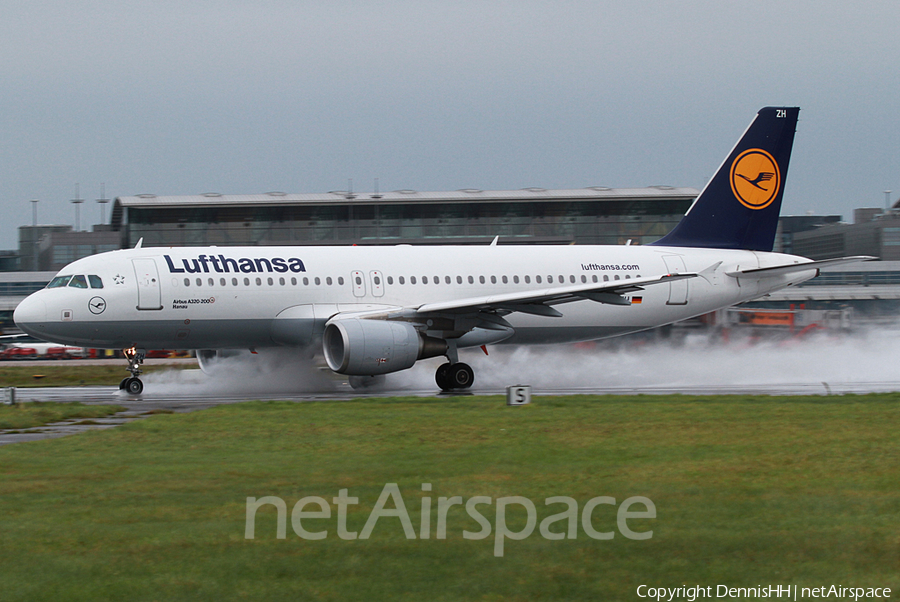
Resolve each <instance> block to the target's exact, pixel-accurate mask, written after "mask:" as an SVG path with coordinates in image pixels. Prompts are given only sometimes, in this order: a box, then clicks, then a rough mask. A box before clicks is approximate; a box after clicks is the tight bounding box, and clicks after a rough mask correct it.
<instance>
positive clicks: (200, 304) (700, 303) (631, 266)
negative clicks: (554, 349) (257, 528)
mask: <svg viewBox="0 0 900 602" xmlns="http://www.w3.org/2000/svg"><path fill="white" fill-rule="evenodd" d="M807 261H809V260H807V259H804V258H801V257H794V256H789V255H781V254H776V253H764V252H754V251H740V250H721V249H695V248H667V247H654V246H515V245H506V246H504V245H498V246H450V247H448V246H434V247H429V246H394V247H364V246H352V247H204V248H200V247H181V248H138V249H128V250H121V251H113V252H109V253H103V254H100V255H95V256H92V257H88V258H85V259H81V260H78V261H76V262H74V263H72V264H70V265H68V266H66V267H65V268H64V269H63V270H61V271H60V273H59V274H60V275H61V276H62V275H73V276H84V277H85V278H84V281H85V282H87V287H86V288H79V287H73V286H71V285H66V286H61V287H57V288H46V289H43V290H41V291H38V292H36V293H34V294H33V295H31V296H30V297H28V298H27V299H26V300H25V301H23V302H22V304H21V305H20V306H19V308H17V310H16V314H15V320H16V323H17V324H19V325H20V327H21V328H23V330H25V331H27V332H28V333H29V334H32V335H34V336H37V337H40V338H43V339H46V340H52V341H54V342H58V343H65V344H70V345H82V346H87V347H97V348H126V347H142V348H146V349H166V348H169V349H173V348H177V349H225V348H255V347H265V346H276V345H297V346H307V345H316V344H320V343H319V341H320V340H321V333H322V329H323V328H324V325H325V322H326V321H327V320H329V319H330V318H332V317H333V316H335V315H337V314H348V315H350V314H353V313H357V312H365V311H371V310H379V309H384V310H396V309H397V308H410V309H413V310H414V309H415V308H418V307H420V306H422V305H423V304H427V303H437V302H443V301H452V300H456V299H468V298H483V297H486V296H491V295H502V294H507V293H516V292H521V291H531V290H534V291H541V290H544V289H550V288H554V287H560V286H565V285H570V284H579V283H583V282H587V283H591V282H598V283H601V284H602V283H603V282H605V281H609V282H615V281H617V280H618V281H627V280H631V279H636V278H642V277H643V278H646V277H651V276H660V275H664V274H673V273H688V272H693V273H698V274H699V276H697V277H693V278H690V279H685V280H679V281H675V282H668V283H662V284H655V285H651V286H646V287H645V288H643V289H642V290H640V291H636V292H632V293H629V294H628V295H627V296H626V298H628V299H629V300H630V301H631V303H630V304H628V305H615V304H606V303H599V302H596V301H592V300H584V299H582V300H578V301H574V302H569V303H562V304H559V305H555V306H554V307H555V309H557V310H558V311H559V312H560V313H562V316H561V317H550V316H540V315H530V314H528V313H521V312H513V313H509V314H508V315H505V320H506V321H507V322H508V323H509V324H510V325H511V326H512V327H513V329H514V331H515V332H514V334H513V335H512V336H510V337H508V338H506V339H505V340H503V341H502V342H504V343H512V344H519V343H529V344H533V343H560V342H572V341H583V340H590V339H598V338H603V337H608V336H615V335H620V334H625V333H628V332H635V331H639V330H645V329H648V328H653V327H656V326H660V325H664V324H669V323H672V322H676V321H678V320H683V319H685V318H689V317H692V316H696V315H700V314H704V313H707V312H710V311H713V310H715V309H718V308H722V307H727V306H730V305H733V304H735V303H740V302H742V301H747V300H749V299H753V298H756V297H759V296H762V295H765V294H766V293H769V292H771V291H774V290H778V289H781V288H784V287H786V286H790V285H792V284H796V283H799V282H803V281H804V280H808V279H809V278H812V277H814V276H815V275H816V270H815V269H814V268H810V269H809V270H808V271H799V272H794V273H790V274H783V275H777V276H765V277H759V276H755V277H735V276H729V275H727V273H729V272H731V273H734V272H738V271H740V270H748V269H754V268H764V267H769V266H776V265H784V264H790V263H802V262H807ZM89 276H96V277H98V278H99V280H98V279H90V278H88V277H89ZM78 282H79V283H80V282H81V280H79V281H78ZM100 283H102V288H99V286H93V285H95V284H96V285H99V284H100ZM439 327H440V326H439V325H435V326H434V328H439ZM428 328H431V326H430V325H429V326H428ZM437 334H438V336H440V333H437ZM444 334H446V333H444ZM475 342H476V343H477V342H478V341H475ZM461 346H465V345H464V344H461Z"/></svg>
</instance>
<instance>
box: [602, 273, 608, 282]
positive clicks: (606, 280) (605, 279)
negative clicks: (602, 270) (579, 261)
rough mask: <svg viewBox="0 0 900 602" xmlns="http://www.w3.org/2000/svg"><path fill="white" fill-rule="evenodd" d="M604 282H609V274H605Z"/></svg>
mask: <svg viewBox="0 0 900 602" xmlns="http://www.w3.org/2000/svg"><path fill="white" fill-rule="evenodd" d="M603 282H609V276H607V275H606V274H603Z"/></svg>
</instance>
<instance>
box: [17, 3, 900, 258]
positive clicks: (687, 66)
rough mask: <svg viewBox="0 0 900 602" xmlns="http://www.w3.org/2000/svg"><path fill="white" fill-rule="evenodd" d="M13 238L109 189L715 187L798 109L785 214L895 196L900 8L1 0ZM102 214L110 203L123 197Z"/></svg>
mask: <svg viewBox="0 0 900 602" xmlns="http://www.w3.org/2000/svg"><path fill="white" fill-rule="evenodd" d="M0 8H2V13H0V14H2V19H0V249H3V248H5V249H12V248H15V247H17V245H18V242H17V232H16V228H17V227H18V226H20V225H27V224H31V220H32V216H31V205H30V204H29V202H28V201H29V200H30V199H40V203H39V211H38V221H39V222H40V223H69V224H73V223H74V219H75V217H74V216H75V212H74V209H73V206H72V205H70V204H69V203H68V200H69V199H71V198H73V197H74V195H75V184H76V183H80V189H81V196H82V197H83V198H85V199H87V200H88V202H87V203H85V205H83V206H82V219H81V222H82V225H83V226H85V229H86V225H88V224H94V223H97V222H99V219H100V208H99V206H98V205H97V204H96V203H94V202H93V200H94V199H96V198H98V197H99V196H100V190H101V189H100V186H101V182H105V183H106V195H107V197H115V196H119V195H134V194H140V193H155V194H160V195H162V194H196V193H203V192H220V193H232V194H244V193H258V192H268V191H284V192H327V191H330V190H343V189H346V187H347V180H348V178H352V179H353V187H354V190H356V191H360V192H366V191H370V190H372V189H373V185H374V180H375V178H379V182H380V186H379V187H380V189H381V190H382V191H385V190H396V189H402V188H411V189H416V190H456V189H460V188H481V189H486V190H490V189H517V188H524V187H527V186H540V187H544V188H581V187H585V186H610V187H640V186H649V185H656V184H668V185H672V186H693V187H695V188H701V187H702V186H703V185H704V184H705V182H706V180H707V179H708V178H709V177H710V176H711V175H712V173H713V171H715V169H716V167H717V166H718V165H719V163H720V162H721V161H722V159H723V158H724V156H725V154H726V153H727V151H728V150H729V149H730V148H731V146H732V145H733V144H734V142H735V141H736V140H737V137H738V136H739V135H740V134H741V132H743V130H744V128H745V127H746V126H747V124H748V123H749V122H750V120H751V119H752V118H753V116H754V115H755V113H756V111H757V110H758V109H759V108H760V107H762V106H765V105H790V106H799V107H801V113H800V123H799V126H798V132H797V137H796V140H795V144H794V154H793V159H792V162H791V169H790V173H789V175H788V178H787V187H786V193H785V206H784V208H783V211H782V213H783V214H802V213H805V212H807V211H814V212H816V213H828V214H833V213H838V214H842V215H844V217H845V219H848V220H850V219H852V211H853V209H854V208H856V207H860V206H883V204H884V193H883V191H884V190H886V189H891V190H893V191H894V192H893V193H892V195H891V197H892V200H896V199H897V197H898V196H900V127H898V124H900V111H898V108H900V73H898V72H900V32H898V24H900V3H897V2H896V0H893V1H887V0H885V1H862V2H854V3H850V2H846V1H845V0H843V1H831V0H824V1H821V0H820V1H817V2H785V1H784V0H778V1H772V2H769V1H757V2H753V3H749V2H722V1H721V0H716V1H708V2H707V1H691V0H680V1H672V2H666V1H654V2H642V1H633V0H632V1H630V2H608V3H607V2H597V1H593V2H588V1H584V2H582V1H566V0H554V1H552V2H549V1H548V2H538V1H532V0H516V1H514V2H487V1H485V2H467V1H456V2H447V1H441V2H427V1H415V2H365V1H363V0H356V1H353V2H342V1H339V0H338V1H335V0H328V1H324V0H323V1H320V2H303V1H287V0H253V1H252V2H250V1H228V0H218V1H215V2H212V1H209V2H192V1H190V0H177V1H170V0H154V1H153V2H147V1H142V2H136V1H132V0H117V1H114V2H113V1H106V0H94V1H90V0H85V1H77V2H71V1H65V2H63V1H56V0H30V1H29V2H11V1H8V0H0ZM106 215H107V220H108V219H109V210H108V208H107V211H106Z"/></svg>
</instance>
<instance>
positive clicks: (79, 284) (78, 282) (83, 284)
mask: <svg viewBox="0 0 900 602" xmlns="http://www.w3.org/2000/svg"><path fill="white" fill-rule="evenodd" d="M69 286H71V287H72V288H87V287H88V285H87V278H85V277H84V276H81V275H78V276H72V280H70V281H69Z"/></svg>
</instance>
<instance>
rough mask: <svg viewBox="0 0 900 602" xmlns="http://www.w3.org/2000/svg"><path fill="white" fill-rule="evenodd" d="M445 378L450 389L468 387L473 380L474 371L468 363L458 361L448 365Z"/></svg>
mask: <svg viewBox="0 0 900 602" xmlns="http://www.w3.org/2000/svg"><path fill="white" fill-rule="evenodd" d="M447 380H448V381H449V384H450V388H452V389H468V388H469V387H471V386H472V383H474V382H475V372H474V371H473V370H472V368H471V367H469V365H468V364H463V363H462V362H460V363H458V364H453V365H452V366H450V370H449V371H448V373H447Z"/></svg>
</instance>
